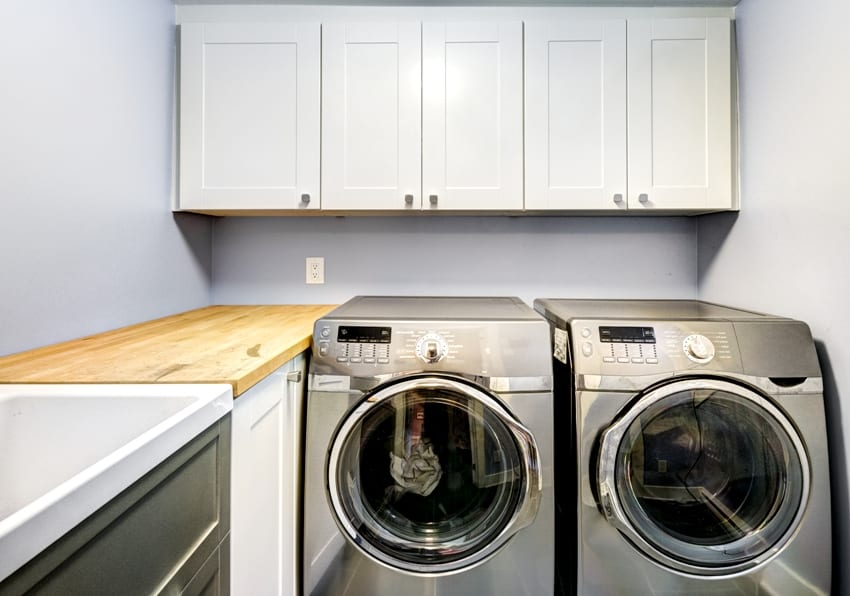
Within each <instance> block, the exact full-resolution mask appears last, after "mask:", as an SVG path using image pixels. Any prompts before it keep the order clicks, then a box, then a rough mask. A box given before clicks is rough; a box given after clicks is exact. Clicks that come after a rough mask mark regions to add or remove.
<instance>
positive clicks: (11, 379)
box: [0, 305, 334, 396]
mask: <svg viewBox="0 0 850 596" xmlns="http://www.w3.org/2000/svg"><path fill="white" fill-rule="evenodd" d="M333 308H334V306H329V305H281V306H209V307H206V308H201V309H198V310H192V311H188V312H185V313H180V314H177V315H172V316H170V317H165V318H162V319H156V320H153V321H148V322H146V323H140V324H138V325H131V326H130V327H123V328H121V329H116V330H114V331H108V332H106V333H100V334H97V335H91V336H88V337H83V338H81V339H76V340H72V341H67V342H63V343H59V344H54V345H51V346H46V347H43V348H38V349H35V350H30V351H27V352H21V353H18V354H13V355H11V356H5V357H2V358H0V383H230V384H231V385H232V386H233V395H234V396H237V395H240V394H242V393H244V392H245V391H247V390H248V389H249V388H250V387H252V386H253V385H254V384H256V383H257V382H259V381H261V380H262V379H263V378H264V377H266V376H267V375H268V374H269V373H271V372H272V371H274V370H275V369H277V368H278V367H280V366H281V365H282V364H284V363H286V362H287V361H288V360H290V359H292V358H293V357H294V356H296V355H298V354H300V353H301V352H303V351H304V350H306V349H307V348H309V347H310V338H311V336H312V334H313V323H314V322H315V321H316V320H317V319H319V318H321V317H322V316H323V315H324V314H326V313H327V312H329V311H330V310H332V309H333Z"/></svg>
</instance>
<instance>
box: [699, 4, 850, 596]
mask: <svg viewBox="0 0 850 596" xmlns="http://www.w3.org/2000/svg"><path fill="white" fill-rule="evenodd" d="M737 21H738V47H739V68H740V101H741V114H740V121H741V171H742V192H741V213H740V215H739V216H738V217H737V218H736V217H734V216H731V215H714V216H709V217H705V218H701V219H700V222H699V225H698V251H699V296H700V297H701V298H703V299H706V300H714V301H719V302H724V303H729V304H735V305H739V306H744V307H750V308H753V309H757V310H763V311H768V312H773V313H776V314H781V315H787V316H792V317H797V318H800V319H802V320H804V321H806V322H808V323H809V325H810V326H811V328H812V332H813V334H814V336H815V338H816V341H817V342H818V344H819V353H820V356H821V363H822V364H823V366H824V374H825V378H826V400H827V410H828V417H829V420H828V423H829V426H830V429H829V430H830V437H829V438H830V443H831V445H830V451H831V457H832V466H833V475H832V478H833V483H834V487H833V488H834V493H833V495H834V497H836V499H837V502H836V503H835V510H836V512H837V514H838V516H839V517H838V527H839V537H840V544H839V546H840V548H841V551H840V555H839V559H838V562H839V563H840V564H842V565H843V566H844V567H845V568H846V567H847V564H848V563H850V556H848V550H847V546H848V537H849V536H850V525H848V513H847V512H848V505H850V503H848V501H847V464H846V462H847V461H848V460H850V457H848V456H850V450H848V440H847V438H845V436H844V433H845V432H846V431H845V429H850V404H848V403H847V402H848V400H850V368H848V367H847V363H848V362H850V343H848V342H847V337H848V336H850V317H848V309H850V300H848V296H850V275H848V268H847V263H848V262H850V35H848V34H847V23H848V22H850V3H848V2H847V1H846V0H820V1H818V2H815V3H812V2H807V1H806V0H782V2H775V1H773V0H744V1H743V2H742V3H741V4H740V6H739V7H738V10H737ZM825 539H826V537H825ZM815 556H817V554H815ZM842 581H844V583H845V585H846V584H847V582H846V581H845V580H844V579H843V578H842ZM834 593H836V594H840V593H844V591H843V589H842V587H841V586H839V587H838V590H837V591H835V592H834Z"/></svg>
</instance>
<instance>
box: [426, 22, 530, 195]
mask: <svg viewBox="0 0 850 596" xmlns="http://www.w3.org/2000/svg"><path fill="white" fill-rule="evenodd" d="M422 47H423V121H422V128H423V133H422V134H423V142H422V151H423V154H422V172H423V195H424V197H425V201H426V202H425V204H424V206H425V208H429V209H440V210H442V209H476V210H489V209H521V208H522V24H521V23H468V24H467V23H463V24H460V23H458V24H454V23H448V24H444V23H425V24H424V25H423V39H422ZM432 195H433V196H436V197H437V198H436V202H434V203H432V202H431V201H430V200H429V197H430V196H432Z"/></svg>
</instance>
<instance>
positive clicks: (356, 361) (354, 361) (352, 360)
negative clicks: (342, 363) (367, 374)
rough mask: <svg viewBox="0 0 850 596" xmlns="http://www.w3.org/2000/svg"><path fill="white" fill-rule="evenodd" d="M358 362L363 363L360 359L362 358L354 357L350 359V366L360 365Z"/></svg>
mask: <svg viewBox="0 0 850 596" xmlns="http://www.w3.org/2000/svg"><path fill="white" fill-rule="evenodd" d="M360 362H363V359H362V358H357V357H355V358H352V359H351V363H352V364H358V363H360Z"/></svg>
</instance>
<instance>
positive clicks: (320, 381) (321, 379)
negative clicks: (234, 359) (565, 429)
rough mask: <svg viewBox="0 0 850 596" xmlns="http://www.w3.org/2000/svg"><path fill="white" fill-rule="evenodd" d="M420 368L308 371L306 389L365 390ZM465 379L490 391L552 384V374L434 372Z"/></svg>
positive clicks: (527, 390)
mask: <svg viewBox="0 0 850 596" xmlns="http://www.w3.org/2000/svg"><path fill="white" fill-rule="evenodd" d="M422 374H428V373H423V372H422V371H414V372H405V373H390V374H384V375H375V376H370V377H352V376H347V375H325V374H310V377H309V387H310V391H326V392H334V391H349V390H353V391H362V392H364V393H365V392H367V391H371V390H372V389H375V388H377V387H379V386H381V385H383V384H384V383H388V382H389V381H393V380H396V379H403V378H404V377H409V376H411V375H418V376H421V375H422ZM446 375H448V376H452V377H458V378H461V379H466V380H467V381H470V382H472V383H475V384H476V385H480V386H482V387H484V388H486V389H489V390H490V391H492V392H493V393H538V392H541V391H551V390H552V386H553V381H552V377H549V376H547V377H484V376H478V375H468V374H460V373H434V377H435V378H437V377H441V378H445V376H446Z"/></svg>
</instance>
